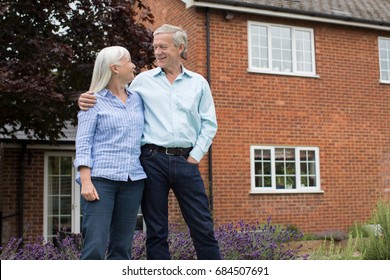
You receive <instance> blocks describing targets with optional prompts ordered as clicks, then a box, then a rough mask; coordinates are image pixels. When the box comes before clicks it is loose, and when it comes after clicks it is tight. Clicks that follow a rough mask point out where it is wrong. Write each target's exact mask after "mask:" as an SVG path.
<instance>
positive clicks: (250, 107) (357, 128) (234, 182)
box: [0, 0, 390, 242]
mask: <svg viewBox="0 0 390 280" xmlns="http://www.w3.org/2000/svg"><path fill="white" fill-rule="evenodd" d="M144 2H145V3H147V4H148V5H149V6H150V7H151V8H152V13H153V14H154V16H155V24H154V26H156V27H157V26H160V25H161V24H162V23H170V24H174V25H179V26H181V27H183V28H184V29H185V30H187V32H188V34H189V50H188V61H185V62H184V65H185V66H186V67H187V68H188V69H190V70H192V71H196V72H198V73H200V74H202V75H204V76H205V77H206V75H207V64H206V63H207V59H206V10H205V9H202V8H196V9H195V8H190V9H186V8H185V5H184V3H183V2H182V1H179V0H159V1H155V0H144ZM209 16H210V55H211V56H210V63H211V64H210V65H211V68H210V73H211V75H210V77H208V78H209V80H210V81H211V83H210V84H211V88H212V92H213V96H214V101H215V104H216V110H217V117H218V123H219V129H218V132H217V136H216V138H215V139H214V143H213V146H212V175H213V182H212V191H213V215H214V219H215V221H216V223H217V224H223V223H229V222H233V223H235V222H238V221H239V220H244V221H246V222H253V221H264V220H266V219H267V218H268V217H269V216H270V215H271V216H272V221H273V223H280V224H285V225H287V224H291V225H295V226H297V227H298V228H299V229H301V230H303V231H304V232H306V233H309V232H319V231H324V230H330V229H338V230H342V231H347V230H348V228H349V227H350V226H351V225H353V224H354V223H355V222H365V221H367V220H368V218H369V217H370V215H371V211H372V209H373V208H374V207H375V204H376V202H377V201H378V199H379V198H381V197H390V130H389V119H390V102H389V96H390V85H389V84H381V83H379V64H378V63H379V62H378V37H379V36H383V37H390V32H386V31H379V30H374V29H364V28H358V27H348V26H341V25H335V24H325V23H318V22H317V23H316V22H309V21H299V20H292V19H290V20H288V19H282V18H273V17H265V16H260V15H249V14H240V13H235V14H234V18H233V19H231V20H226V19H225V14H224V12H223V11H219V10H212V9H210V10H209ZM248 20H250V21H258V22H267V23H278V24H283V25H288V26H299V27H307V28H312V29H313V30H314V43H315V60H316V73H317V75H318V77H316V78H307V77H306V78H305V77H297V76H284V75H273V74H260V73H250V72H248V71H247V68H248V51H247V50H248V45H247V44H248V39H247V22H248ZM149 27H151V28H152V29H154V27H152V26H149ZM251 145H272V146H313V147H319V150H320V171H321V189H322V190H323V193H312V194H309V193H306V194H303V193H294V194H251V193H250V189H251V181H250V180H251V171H250V164H251V163H250V146H251ZM20 157H21V148H16V147H15V148H4V147H3V146H1V147H0V176H1V178H2V184H1V187H0V192H1V198H0V206H1V211H2V215H3V217H5V218H3V219H2V241H3V242H5V241H7V240H8V239H9V237H11V236H14V235H17V233H18V218H19V216H18V215H17V214H18V206H19V188H20V184H19V183H20V182H19V166H20ZM23 164H24V176H25V181H24V202H23V207H24V223H23V224H24V230H25V231H26V235H27V236H28V235H41V234H42V233H43V216H44V213H43V199H44V194H43V192H44V190H43V185H44V182H43V180H44V167H43V166H44V151H43V150H40V149H32V150H31V149H27V151H26V154H25V157H24V160H23ZM208 166H209V161H208V155H206V156H205V157H204V158H203V160H202V162H201V165H200V169H201V172H202V174H203V177H204V180H205V187H206V188H207V191H209V187H210V182H209V176H208ZM170 204H171V205H172V209H170V212H169V213H170V220H171V222H173V223H181V224H183V220H182V217H181V213H180V211H179V209H178V206H177V202H176V200H175V198H174V197H173V195H171V196H170Z"/></svg>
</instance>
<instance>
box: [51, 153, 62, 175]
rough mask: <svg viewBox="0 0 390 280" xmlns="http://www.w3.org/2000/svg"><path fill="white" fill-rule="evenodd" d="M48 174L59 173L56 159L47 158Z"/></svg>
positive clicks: (58, 164)
mask: <svg viewBox="0 0 390 280" xmlns="http://www.w3.org/2000/svg"><path fill="white" fill-rule="evenodd" d="M48 167H49V174H50V175H58V174H59V173H60V163H59V160H58V158H57V157H49V166H48Z"/></svg>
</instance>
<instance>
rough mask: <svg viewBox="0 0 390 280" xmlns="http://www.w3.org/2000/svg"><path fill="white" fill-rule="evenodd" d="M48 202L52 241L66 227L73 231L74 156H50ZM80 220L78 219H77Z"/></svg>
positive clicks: (48, 224)
mask: <svg viewBox="0 0 390 280" xmlns="http://www.w3.org/2000/svg"><path fill="white" fill-rule="evenodd" d="M47 167H48V168H47V170H48V174H47V176H48V178H47V182H48V196H47V198H46V200H47V229H46V230H47V233H48V236H47V238H48V239H49V240H51V239H52V237H53V235H55V234H57V233H58V232H59V231H60V230H61V231H62V230H63V228H64V227H66V228H67V231H69V232H71V231H72V228H71V227H72V223H71V221H72V219H71V217H72V172H73V159H72V156H49V157H48V161H47ZM77 219H78V217H77Z"/></svg>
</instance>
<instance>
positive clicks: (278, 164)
mask: <svg viewBox="0 0 390 280" xmlns="http://www.w3.org/2000/svg"><path fill="white" fill-rule="evenodd" d="M275 172H276V174H284V163H283V162H276V163H275Z"/></svg>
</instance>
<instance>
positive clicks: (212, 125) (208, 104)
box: [190, 82, 218, 162]
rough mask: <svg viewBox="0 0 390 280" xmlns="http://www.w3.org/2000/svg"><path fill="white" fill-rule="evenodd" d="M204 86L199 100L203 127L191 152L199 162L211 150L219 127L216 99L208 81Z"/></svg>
mask: <svg viewBox="0 0 390 280" xmlns="http://www.w3.org/2000/svg"><path fill="white" fill-rule="evenodd" d="M202 88H203V90H202V91H203V94H202V98H201V100H200V102H199V114H200V118H201V127H200V132H199V135H198V138H197V140H196V143H195V146H194V148H193V149H192V151H191V153H190V155H191V157H193V158H194V159H196V160H197V161H198V162H200V161H201V159H202V158H203V156H204V155H205V153H207V151H208V150H209V148H210V146H211V143H212V142H213V138H214V137H215V135H216V133H217V128H218V124H217V117H216V113H215V106H214V100H213V97H212V95H211V90H210V87H209V85H208V83H206V82H204V83H203V87H202Z"/></svg>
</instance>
